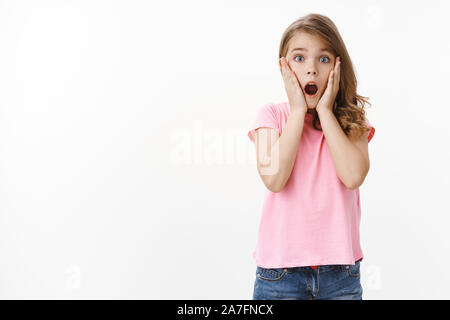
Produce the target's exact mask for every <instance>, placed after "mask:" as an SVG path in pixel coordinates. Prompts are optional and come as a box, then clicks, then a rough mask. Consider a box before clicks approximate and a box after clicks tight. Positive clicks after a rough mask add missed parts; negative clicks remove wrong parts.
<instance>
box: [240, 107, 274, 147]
mask: <svg viewBox="0 0 450 320" xmlns="http://www.w3.org/2000/svg"><path fill="white" fill-rule="evenodd" d="M262 127H269V128H273V129H276V130H278V133H279V134H281V133H280V128H279V121H278V118H277V113H276V110H275V106H274V105H273V104H265V105H263V106H262V107H260V108H259V109H258V111H257V113H256V119H255V120H254V121H253V124H252V125H251V126H250V130H249V131H248V137H249V138H250V140H251V141H252V142H253V143H255V130H256V129H258V128H262Z"/></svg>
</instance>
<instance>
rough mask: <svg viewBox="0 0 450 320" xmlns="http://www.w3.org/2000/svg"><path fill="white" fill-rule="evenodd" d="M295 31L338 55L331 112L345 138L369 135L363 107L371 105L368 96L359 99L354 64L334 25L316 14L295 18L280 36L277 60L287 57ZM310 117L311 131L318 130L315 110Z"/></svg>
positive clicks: (326, 18)
mask: <svg viewBox="0 0 450 320" xmlns="http://www.w3.org/2000/svg"><path fill="white" fill-rule="evenodd" d="M298 32H307V33H308V34H311V35H316V36H319V37H321V38H322V39H323V40H324V41H325V42H327V43H328V45H329V47H330V49H331V51H332V52H333V54H334V55H335V57H337V56H339V57H340V59H341V71H340V83H339V91H338V93H337V95H336V101H335V104H334V107H333V113H334V115H335V116H336V119H337V120H338V122H339V124H340V126H341V128H342V130H343V131H344V132H345V134H346V135H347V136H357V137H361V135H362V134H364V133H367V132H369V131H370V127H369V126H367V124H366V122H365V120H366V117H365V114H366V113H365V110H364V107H365V105H366V104H369V105H371V103H370V102H369V101H368V99H369V98H368V97H363V96H360V95H359V94H357V92H356V87H357V80H356V75H355V71H354V68H353V64H352V61H351V60H350V56H349V54H348V52H347V48H346V47H345V44H344V41H343V40H342V38H341V35H340V34H339V31H338V29H337V27H336V25H335V24H334V23H333V21H331V19H330V18H328V17H326V16H324V15H321V14H316V13H311V14H308V15H306V16H304V17H301V18H299V19H297V20H296V21H294V22H293V23H291V25H289V27H288V28H287V29H286V30H285V31H284V33H283V36H282V37H281V42H280V50H279V58H281V57H285V56H286V54H287V50H288V44H289V41H290V40H291V39H292V37H293V36H294V35H295V34H297V33H298ZM313 116H314V117H313V125H314V128H315V129H317V130H321V128H318V127H317V125H318V124H320V119H319V117H318V114H317V111H316V110H315V109H314V111H313Z"/></svg>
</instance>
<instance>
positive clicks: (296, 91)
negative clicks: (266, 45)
mask: <svg viewBox="0 0 450 320" xmlns="http://www.w3.org/2000/svg"><path fill="white" fill-rule="evenodd" d="M279 64H280V71H281V74H282V76H283V82H284V87H285V89H286V93H287V96H288V100H289V107H290V111H291V112H292V111H300V112H304V113H306V111H307V110H308V108H307V106H306V100H305V96H304V94H303V90H302V88H301V87H300V83H299V80H298V79H297V76H296V75H295V73H294V71H292V70H291V67H290V66H289V64H288V62H287V60H286V58H285V57H281V59H280V61H279Z"/></svg>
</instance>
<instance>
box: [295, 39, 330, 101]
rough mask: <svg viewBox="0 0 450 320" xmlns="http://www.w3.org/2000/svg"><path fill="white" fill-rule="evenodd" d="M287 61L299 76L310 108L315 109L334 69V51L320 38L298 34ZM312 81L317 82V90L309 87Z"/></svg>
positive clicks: (298, 78)
mask: <svg viewBox="0 0 450 320" xmlns="http://www.w3.org/2000/svg"><path fill="white" fill-rule="evenodd" d="M286 60H287V61H288V63H289V66H290V67H291V69H292V71H293V72H294V73H295V75H296V76H297V80H298V82H299V84H300V87H301V88H302V90H303V94H304V95H305V99H306V104H307V105H308V108H309V109H314V108H315V107H316V106H317V103H318V102H319V100H320V98H321V97H322V94H323V93H324V92H325V89H326V87H327V83H328V76H329V74H330V72H331V70H333V68H334V64H335V56H334V55H333V53H332V50H331V49H330V48H329V47H328V45H327V43H326V42H325V41H324V40H323V39H322V38H320V37H319V36H316V35H311V34H308V33H306V32H298V33H297V34H296V35H295V36H294V37H292V39H291V40H290V41H289V44H288V50H287V54H286ZM311 81H313V82H315V85H316V88H314V86H310V85H308V86H307V84H308V83H309V82H311ZM316 89H317V90H316Z"/></svg>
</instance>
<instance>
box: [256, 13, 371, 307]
mask: <svg viewBox="0 0 450 320" xmlns="http://www.w3.org/2000/svg"><path fill="white" fill-rule="evenodd" d="M279 58H280V60H279V64H280V70H281V73H282V77H283V81H284V86H285V89H286V93H287V97H288V102H283V103H279V104H275V103H268V104H265V105H263V106H262V107H261V108H260V109H259V110H258V113H257V117H256V120H255V122H254V123H253V125H252V127H251V128H250V131H249V132H248V136H249V138H250V140H251V141H252V142H254V143H255V146H256V153H257V167H258V173H259V174H260V176H261V179H262V181H263V183H264V185H265V186H266V188H267V189H268V191H267V192H266V195H265V200H264V205H263V210H262V215H261V220H260V225H259V233H258V242H257V246H256V249H255V251H254V252H253V257H254V259H255V261H256V264H257V268H256V280H255V284H254V292H253V299H362V286H361V282H360V262H361V260H362V259H363V253H362V250H361V246H360V237H359V224H360V217H361V207H360V201H359V189H358V188H359V186H360V185H361V184H362V183H363V181H364V179H365V177H366V175H367V173H368V171H369V154H368V142H369V141H370V140H371V139H372V137H373V135H374V133H375V128H374V127H373V126H372V125H371V124H370V123H369V121H368V120H367V119H366V117H365V111H364V105H365V104H366V103H368V104H369V105H370V103H369V102H368V98H365V97H363V96H360V95H358V94H357V93H356V86H357V81H356V77H355V72H354V69H353V66H352V62H351V60H350V57H349V55H348V52H347V49H346V47H345V44H344V42H343V40H342V38H341V36H340V34H339V32H338V30H337V28H336V26H335V24H334V23H333V22H332V21H331V20H330V19H329V18H327V17H325V16H323V15H319V14H309V15H307V16H305V17H302V18H300V19H298V20H297V21H295V22H293V23H292V24H291V25H290V26H289V27H288V28H287V30H286V31H285V32H284V34H283V36H282V39H281V43H280V49H279ZM319 279H320V281H319ZM319 284H320V287H319Z"/></svg>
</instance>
